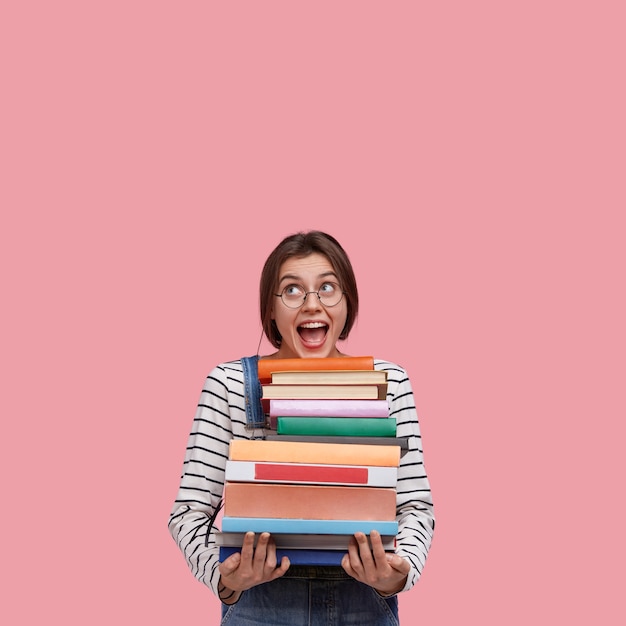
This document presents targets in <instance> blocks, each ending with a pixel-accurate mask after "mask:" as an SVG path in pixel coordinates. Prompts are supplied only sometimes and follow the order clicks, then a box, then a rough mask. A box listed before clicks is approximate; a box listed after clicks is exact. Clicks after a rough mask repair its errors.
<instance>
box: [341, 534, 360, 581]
mask: <svg viewBox="0 0 626 626" xmlns="http://www.w3.org/2000/svg"><path fill="white" fill-rule="evenodd" d="M341 567H343V569H344V570H345V572H346V573H347V574H349V575H350V576H352V577H353V578H358V576H359V574H358V573H357V571H356V570H357V568H358V569H360V570H361V571H363V567H362V563H361V557H360V556H359V548H358V545H357V542H356V539H355V538H354V537H350V541H349V542H348V554H346V555H344V557H343V559H341Z"/></svg>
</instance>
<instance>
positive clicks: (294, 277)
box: [278, 271, 339, 285]
mask: <svg viewBox="0 0 626 626" xmlns="http://www.w3.org/2000/svg"><path fill="white" fill-rule="evenodd" d="M329 276H332V277H333V278H337V274H335V272H333V271H328V272H322V273H321V274H318V275H317V278H318V279H319V278H328V277H329ZM284 280H296V281H299V282H302V278H301V277H300V276H298V275H297V274H285V275H284V276H281V278H280V280H279V281H278V284H279V285H280V284H281V283H282V282H283V281H284ZM337 280H339V279H338V278H337Z"/></svg>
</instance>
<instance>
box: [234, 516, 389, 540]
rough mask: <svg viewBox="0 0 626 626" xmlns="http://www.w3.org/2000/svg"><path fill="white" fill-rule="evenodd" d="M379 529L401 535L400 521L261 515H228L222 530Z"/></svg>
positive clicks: (318, 532)
mask: <svg viewBox="0 0 626 626" xmlns="http://www.w3.org/2000/svg"><path fill="white" fill-rule="evenodd" d="M373 530H377V531H378V532H379V533H380V534H381V535H394V536H395V535H397V534H398V522H396V521H371V520H334V519H333V520H326V519H288V518H274V517H272V518H260V517H224V518H222V531H224V532H243V533H246V532H248V531H252V532H254V533H262V532H268V533H311V534H316V535H353V534H354V533H358V532H362V533H365V534H366V535H369V534H370V533H371V532H372V531H373Z"/></svg>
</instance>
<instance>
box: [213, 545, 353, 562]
mask: <svg viewBox="0 0 626 626" xmlns="http://www.w3.org/2000/svg"><path fill="white" fill-rule="evenodd" d="M240 551H241V547H239V548H235V547H230V546H222V547H221V548H220V553H219V560H220V561H225V560H226V559H227V558H228V557H229V556H231V555H232V554H236V553H237V552H240ZM347 552H348V551H347V550H314V549H311V550H295V549H291V548H277V549H276V559H277V561H278V563H280V561H281V560H282V558H283V556H286V557H287V558H288V559H289V562H290V563H291V565H311V566H313V565H317V566H320V567H321V566H339V565H341V561H342V560H343V557H344V555H346V554H347Z"/></svg>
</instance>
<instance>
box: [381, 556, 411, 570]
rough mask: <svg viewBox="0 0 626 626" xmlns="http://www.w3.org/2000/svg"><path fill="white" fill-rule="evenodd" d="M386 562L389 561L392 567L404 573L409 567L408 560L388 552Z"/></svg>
mask: <svg viewBox="0 0 626 626" xmlns="http://www.w3.org/2000/svg"><path fill="white" fill-rule="evenodd" d="M387 563H389V565H390V566H391V567H392V568H393V569H395V570H396V571H398V572H400V573H401V574H404V575H406V574H408V573H409V571H410V569H411V566H410V565H409V562H408V561H407V560H406V559H403V558H402V557H401V556H398V555H397V554H388V555H387Z"/></svg>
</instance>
